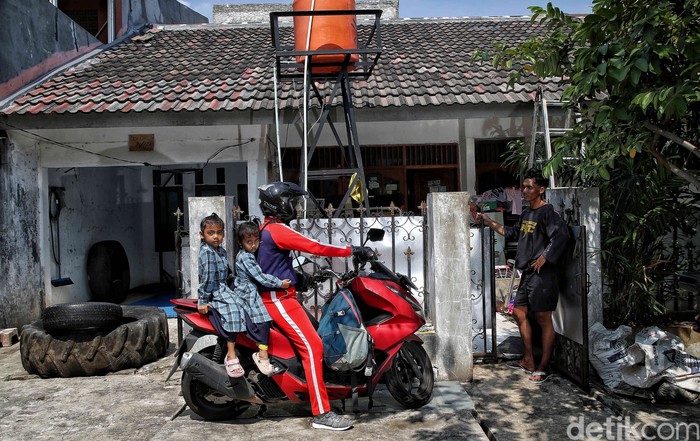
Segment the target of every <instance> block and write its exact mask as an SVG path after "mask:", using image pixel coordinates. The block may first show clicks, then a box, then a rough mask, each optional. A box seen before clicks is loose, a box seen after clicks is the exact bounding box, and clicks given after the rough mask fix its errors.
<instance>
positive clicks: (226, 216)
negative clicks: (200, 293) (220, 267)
mask: <svg viewBox="0 0 700 441" xmlns="http://www.w3.org/2000/svg"><path fill="white" fill-rule="evenodd" d="M235 200H236V198H235V197H233V196H211V197H193V198H188V199H187V207H188V209H189V215H190V216H189V219H190V222H189V231H190V252H189V266H190V282H189V283H187V281H185V286H190V293H189V295H187V293H185V295H186V296H187V297H190V298H197V288H198V287H199V245H200V243H201V239H200V237H199V231H200V228H199V226H200V223H201V222H202V219H204V218H205V217H207V216H209V215H210V214H212V213H216V214H217V215H218V216H219V217H220V218H221V219H223V220H224V222H225V223H226V228H225V232H226V235H225V236H224V244H225V245H224V248H225V249H226V252H227V253H228V256H227V257H228V264H229V265H230V266H231V269H233V266H234V264H235V261H236V256H235V255H234V254H233V252H234V244H235V242H236V238H235V237H233V222H234V219H233V208H234V207H235V204H234V202H235ZM183 264H184V265H187V264H188V263H187V261H185V260H184V255H183ZM184 274H186V272H184ZM184 274H183V276H184Z"/></svg>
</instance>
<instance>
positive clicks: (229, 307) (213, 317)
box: [197, 214, 291, 378]
mask: <svg viewBox="0 0 700 441" xmlns="http://www.w3.org/2000/svg"><path fill="white" fill-rule="evenodd" d="M200 230H201V231H200V233H199V234H200V237H201V238H202V245H201V247H200V250H199V283H200V284H199V290H198V296H199V300H198V303H197V309H198V310H199V312H200V314H209V313H210V315H209V321H210V322H211V323H212V325H213V326H214V328H215V329H216V330H217V332H219V334H221V335H222V336H223V337H224V338H225V339H226V341H227V349H228V353H227V354H226V361H225V363H224V364H225V366H226V372H227V373H228V375H229V376H231V377H234V378H237V377H241V376H243V375H244V374H245V371H244V370H243V367H242V366H241V364H240V361H239V360H238V357H237V356H236V346H235V345H236V335H237V334H238V333H239V332H243V331H245V332H246V333H247V334H248V336H249V337H250V338H251V339H252V340H253V341H255V342H256V343H257V344H258V349H259V352H257V353H255V354H253V361H255V364H256V365H257V366H258V369H260V372H262V373H263V374H265V375H270V374H272V373H274V369H273V368H272V366H271V365H270V360H269V358H268V354H267V343H268V341H269V337H270V321H271V320H272V319H271V318H270V315H269V314H268V312H267V310H266V309H265V306H264V305H263V303H262V299H261V298H260V295H259V294H258V288H257V285H256V284H255V283H256V282H257V283H258V284H260V285H262V286H266V287H270V288H282V289H286V288H288V287H289V286H290V285H291V281H290V280H280V279H278V278H277V277H274V276H271V275H268V274H264V273H263V272H262V270H261V269H260V266H259V265H258V263H257V261H256V259H255V254H254V253H255V251H256V250H257V248H258V246H259V245H260V231H259V230H258V226H257V225H256V224H254V223H252V222H245V223H243V224H241V225H240V226H239V229H238V241H239V244H240V245H241V251H240V252H239V253H238V255H237V256H236V279H235V291H232V290H231V288H229V286H228V285H227V284H226V278H227V275H228V265H227V259H226V250H225V249H224V248H223V247H222V246H221V244H222V243H223V239H224V221H223V220H221V218H219V216H217V215H216V214H211V215H210V216H207V217H205V218H204V219H203V220H202V222H201V224H200ZM210 306H211V308H210Z"/></svg>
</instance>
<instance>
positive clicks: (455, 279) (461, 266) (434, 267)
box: [425, 192, 474, 381]
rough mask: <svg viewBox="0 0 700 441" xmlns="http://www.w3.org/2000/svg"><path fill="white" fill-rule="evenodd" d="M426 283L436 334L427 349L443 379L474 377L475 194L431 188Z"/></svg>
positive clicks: (428, 343)
mask: <svg viewBox="0 0 700 441" xmlns="http://www.w3.org/2000/svg"><path fill="white" fill-rule="evenodd" d="M427 234H428V249H427V250H426V253H427V256H426V257H427V259H428V261H429V262H432V264H431V265H430V268H429V271H428V275H427V277H426V285H427V290H428V294H427V295H428V298H427V301H428V302H429V310H430V311H432V317H431V319H432V322H433V325H434V327H435V334H433V335H426V336H425V337H426V350H427V351H428V354H429V355H430V358H431V360H432V361H433V365H434V366H435V367H436V368H437V378H438V379H439V380H459V381H472V379H473V376H474V372H473V351H472V302H471V298H470V295H469V289H470V282H469V281H470V277H469V274H470V264H469V194H468V193H466V192H450V193H429V194H428V229H427Z"/></svg>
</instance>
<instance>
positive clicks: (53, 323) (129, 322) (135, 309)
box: [20, 302, 170, 378]
mask: <svg viewBox="0 0 700 441" xmlns="http://www.w3.org/2000/svg"><path fill="white" fill-rule="evenodd" d="M169 341H170V339H169V335H168V322H167V317H166V315H165V312H164V311H163V310H162V309H160V308H157V307H153V306H128V305H124V306H121V305H117V304H114V303H107V302H87V303H65V304H58V305H53V306H49V307H48V308H46V310H45V311H44V313H43V314H42V319H41V320H38V321H36V322H34V323H31V324H29V325H25V326H24V327H23V328H22V333H21V336H20V353H21V357H22V366H23V367H24V369H25V370H26V371H27V372H29V373H30V374H37V375H39V376H40V377H42V378H49V377H81V376H91V375H103V374H106V373H109V372H116V371H119V370H122V369H129V368H138V367H141V366H143V365H144V364H147V363H150V362H153V361H156V360H157V359H159V358H160V357H162V356H163V355H165V352H166V350H167V349H168V344H169Z"/></svg>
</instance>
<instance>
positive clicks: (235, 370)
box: [224, 357, 245, 378]
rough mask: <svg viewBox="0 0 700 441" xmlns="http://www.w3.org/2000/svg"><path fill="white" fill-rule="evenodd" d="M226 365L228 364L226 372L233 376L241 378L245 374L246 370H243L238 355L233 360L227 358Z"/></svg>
mask: <svg viewBox="0 0 700 441" xmlns="http://www.w3.org/2000/svg"><path fill="white" fill-rule="evenodd" d="M224 365H225V366H226V373H227V374H228V376H229V377H231V378H240V377H242V376H243V375H245V371H244V370H243V366H241V362H240V361H239V360H238V357H236V358H234V359H231V360H229V359H228V358H227V359H226V361H225V362H224Z"/></svg>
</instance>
